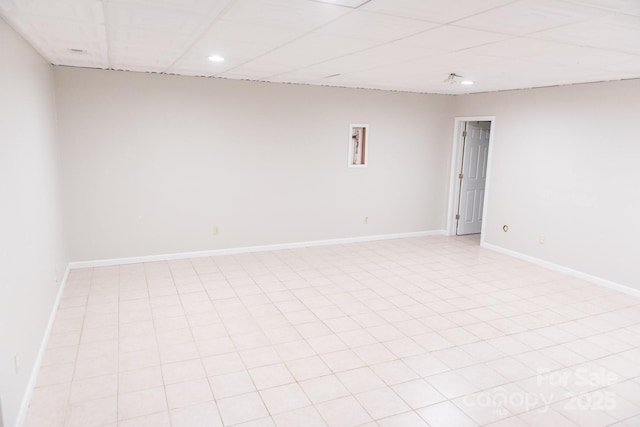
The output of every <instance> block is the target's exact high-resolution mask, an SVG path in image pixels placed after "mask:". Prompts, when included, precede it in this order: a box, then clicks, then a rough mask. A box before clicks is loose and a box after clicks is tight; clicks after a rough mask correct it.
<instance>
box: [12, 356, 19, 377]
mask: <svg viewBox="0 0 640 427" xmlns="http://www.w3.org/2000/svg"><path fill="white" fill-rule="evenodd" d="M13 368H14V369H15V371H16V374H17V373H19V372H20V359H18V355H17V354H14V355H13Z"/></svg>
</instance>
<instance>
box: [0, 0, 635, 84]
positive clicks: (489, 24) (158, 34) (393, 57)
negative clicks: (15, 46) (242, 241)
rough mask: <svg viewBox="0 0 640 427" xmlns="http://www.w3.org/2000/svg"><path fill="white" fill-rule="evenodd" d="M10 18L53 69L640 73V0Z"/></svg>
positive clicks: (225, 7) (226, 0)
mask: <svg viewBox="0 0 640 427" xmlns="http://www.w3.org/2000/svg"><path fill="white" fill-rule="evenodd" d="M0 14H1V15H2V17H3V18H4V19H5V20H6V21H7V22H8V23H9V24H10V25H12V26H13V27H14V28H15V29H16V30H17V31H18V32H20V33H21V34H22V35H23V36H24V37H25V39H27V40H28V41H29V42H30V43H31V44H32V45H33V46H34V47H35V48H36V49H37V50H38V51H39V52H40V53H41V54H42V55H43V56H44V57H45V58H47V59H48V60H49V61H50V62H51V63H52V64H56V65H67V66H78V67H90V68H103V69H114V70H130V71H140V72H155V73H166V74H182V75H189V76H206V77H222V78H228V79H248V80H259V81H269V82H281V83H283V82H286V83H302V84H312V85H329V86H342V87H357V88H375V89H386V90H401V91H410V92H427V93H443V94H462V93H472V92H487V91H497V90H507V89H518V88H529V87H540V86H552V85H562V84H572V83H584V82H594V81H606V80H619V79H629V78H640V0H566V1H563V0H517V1H514V0H369V1H366V0H326V1H321V0H102V1H100V0H55V1H53V0H0ZM211 55H221V56H223V57H224V58H225V60H224V62H212V61H209V60H208V59H207V58H208V57H209V56H211ZM450 73H456V74H458V75H460V76H463V77H464V78H465V79H468V80H473V81H474V82H475V84H474V85H472V86H463V85H460V84H457V83H454V84H450V83H446V82H445V80H446V78H447V76H448V75H449V74H450ZM458 80H459V79H458Z"/></svg>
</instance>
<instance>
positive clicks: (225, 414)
mask: <svg viewBox="0 0 640 427" xmlns="http://www.w3.org/2000/svg"><path fill="white" fill-rule="evenodd" d="M216 403H217V404H218V410H219V411H220V416H221V417H222V421H223V423H224V424H225V425H234V424H239V423H242V422H246V421H251V420H255V419H258V418H262V417H266V416H267V415H269V413H268V412H267V408H266V407H265V406H264V403H262V399H261V398H260V395H259V394H258V393H248V394H243V395H240V396H234V397H228V398H225V399H220V400H218V401H216Z"/></svg>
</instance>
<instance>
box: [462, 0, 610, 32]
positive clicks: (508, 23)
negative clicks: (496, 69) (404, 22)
mask: <svg viewBox="0 0 640 427" xmlns="http://www.w3.org/2000/svg"><path fill="white" fill-rule="evenodd" d="M605 14H606V12H604V11H602V10H600V9H595V8H591V7H586V6H581V5H577V4H574V3H569V2H566V1H560V0H523V1H518V2H515V3H511V4H509V5H506V6H502V7H499V8H496V9H494V10H491V11H489V12H484V13H481V14H479V15H475V16H472V17H470V18H466V19H462V20H460V21H458V22H456V25H459V26H462V27H467V28H475V29H478V30H485V31H493V32H498V33H505V34H514V35H524V34H530V33H534V32H537V31H542V30H546V29H549V28H554V27H558V26H560V25H567V24H572V23H575V22H579V21H584V20H586V19H592V18H596V17H599V16H604V15H605Z"/></svg>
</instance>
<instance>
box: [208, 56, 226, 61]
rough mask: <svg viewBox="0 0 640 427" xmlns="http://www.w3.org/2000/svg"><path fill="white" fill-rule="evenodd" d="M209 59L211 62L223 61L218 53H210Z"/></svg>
mask: <svg viewBox="0 0 640 427" xmlns="http://www.w3.org/2000/svg"><path fill="white" fill-rule="evenodd" d="M209 61H211V62H224V57H222V56H220V55H211V56H210V57H209Z"/></svg>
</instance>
